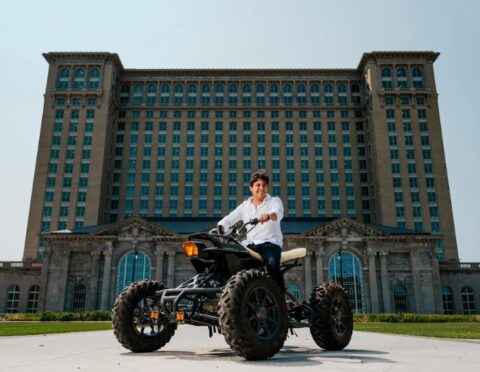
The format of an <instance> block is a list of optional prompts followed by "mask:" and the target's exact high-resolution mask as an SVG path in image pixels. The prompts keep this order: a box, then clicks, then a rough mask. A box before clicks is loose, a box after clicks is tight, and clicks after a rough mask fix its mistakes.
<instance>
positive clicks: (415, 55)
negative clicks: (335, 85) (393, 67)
mask: <svg viewBox="0 0 480 372" xmlns="http://www.w3.org/2000/svg"><path fill="white" fill-rule="evenodd" d="M439 55H440V53H438V52H433V51H378V52H369V53H363V55H362V58H361V59H360V62H359V64H358V67H357V70H358V71H359V72H363V70H364V68H365V65H366V64H367V63H368V61H374V62H375V63H377V61H378V60H380V59H395V60H399V59H417V60H418V59H423V60H425V61H427V62H429V63H433V62H435V60H436V59H437V58H438V56H439Z"/></svg>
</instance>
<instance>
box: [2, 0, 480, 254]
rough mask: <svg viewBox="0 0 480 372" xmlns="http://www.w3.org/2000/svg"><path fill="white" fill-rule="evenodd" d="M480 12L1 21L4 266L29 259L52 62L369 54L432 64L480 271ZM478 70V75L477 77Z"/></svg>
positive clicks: (453, 7)
mask: <svg viewBox="0 0 480 372" xmlns="http://www.w3.org/2000/svg"><path fill="white" fill-rule="evenodd" d="M479 14H480V1H476V0H463V1H453V0H452V1H447V0H422V1H415V0H397V1H393V0H392V1H390V0H362V1H358V0H348V1H347V0H337V1H331V0H328V1H324V0H295V1H285V0H242V1H238V0H237V1H233V0H231V1H228V0H202V1H200V0H175V1H173V0H169V1H163V0H156V1H142V0H138V1H136V2H133V1H124V0H115V1H113V0H104V1H101V0H96V1H91V0H83V1H80V2H75V3H70V2H65V1H56V0H55V1H54V0H51V1H50V0H43V1H33V0H22V1H15V2H14V1H9V2H8V3H7V2H3V4H2V11H1V14H0V84H1V86H0V112H1V116H0V117H1V118H2V119H1V121H0V128H1V132H0V133H1V134H0V175H1V180H0V260H1V261H9V260H20V259H21V257H22V254H23V246H24V241H25V232H26V227H27V218H28V210H29V204H30V196H31V191H32V182H33V173H34V168H35V160H36V154H37V146H38V138H39V131H40V123H41V116H42V110H43V94H44V93H45V84H46V79H47V72H48V64H47V62H46V61H45V60H44V59H43V57H42V53H45V52H50V51H106V52H114V53H118V54H119V56H120V58H121V60H122V63H123V65H124V66H125V67H126V68H356V67H357V65H358V62H359V61H360V58H361V56H362V54H363V53H364V52H370V51H384V50H428V51H430V50H431V51H436V52H440V53H441V54H440V57H439V58H438V59H437V61H436V62H435V64H434V69H435V79H436V85H437V91H438V94H439V96H438V99H439V107H440V117H441V124H442V133H443V142H444V147H445V156H446V163H447V171H448V176H449V185H450V192H451V198H452V206H453V214H454V221H455V229H456V234H457V244H458V249H459V256H460V259H461V260H462V261H464V262H480V238H479V236H480V235H479V230H480V216H479V213H480V198H479V191H480V172H479V170H480V165H479V164H478V162H479V161H480V145H479V144H478V142H477V141H479V140H480V125H479V124H480V123H479V115H478V112H475V110H476V109H477V107H476V105H478V104H479V102H478V101H477V100H479V99H480V95H479V92H480V74H479V73H478V72H479V69H478V67H477V66H476V65H477V63H478V61H480V48H479V45H478V40H479V39H480V38H479V36H480V22H478V19H477V17H478V15H479ZM475 71H477V72H475Z"/></svg>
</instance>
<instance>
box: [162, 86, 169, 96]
mask: <svg viewBox="0 0 480 372" xmlns="http://www.w3.org/2000/svg"><path fill="white" fill-rule="evenodd" d="M164 93H167V94H168V93H170V85H169V84H162V94H164Z"/></svg>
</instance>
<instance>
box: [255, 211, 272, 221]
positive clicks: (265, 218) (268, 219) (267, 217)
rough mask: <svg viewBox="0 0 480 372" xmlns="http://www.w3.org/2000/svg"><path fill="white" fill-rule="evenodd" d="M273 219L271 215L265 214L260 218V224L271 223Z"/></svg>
mask: <svg viewBox="0 0 480 372" xmlns="http://www.w3.org/2000/svg"><path fill="white" fill-rule="evenodd" d="M270 219H271V217H270V215H269V214H267V213H265V214H261V215H260V216H259V217H258V222H260V223H265V222H267V221H270Z"/></svg>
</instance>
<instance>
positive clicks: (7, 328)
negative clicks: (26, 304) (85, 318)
mask: <svg viewBox="0 0 480 372" xmlns="http://www.w3.org/2000/svg"><path fill="white" fill-rule="evenodd" d="M105 329H112V323H111V322H20V321H18V322H0V336H23V335H43V334H46V333H66V332H85V331H101V330H105Z"/></svg>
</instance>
